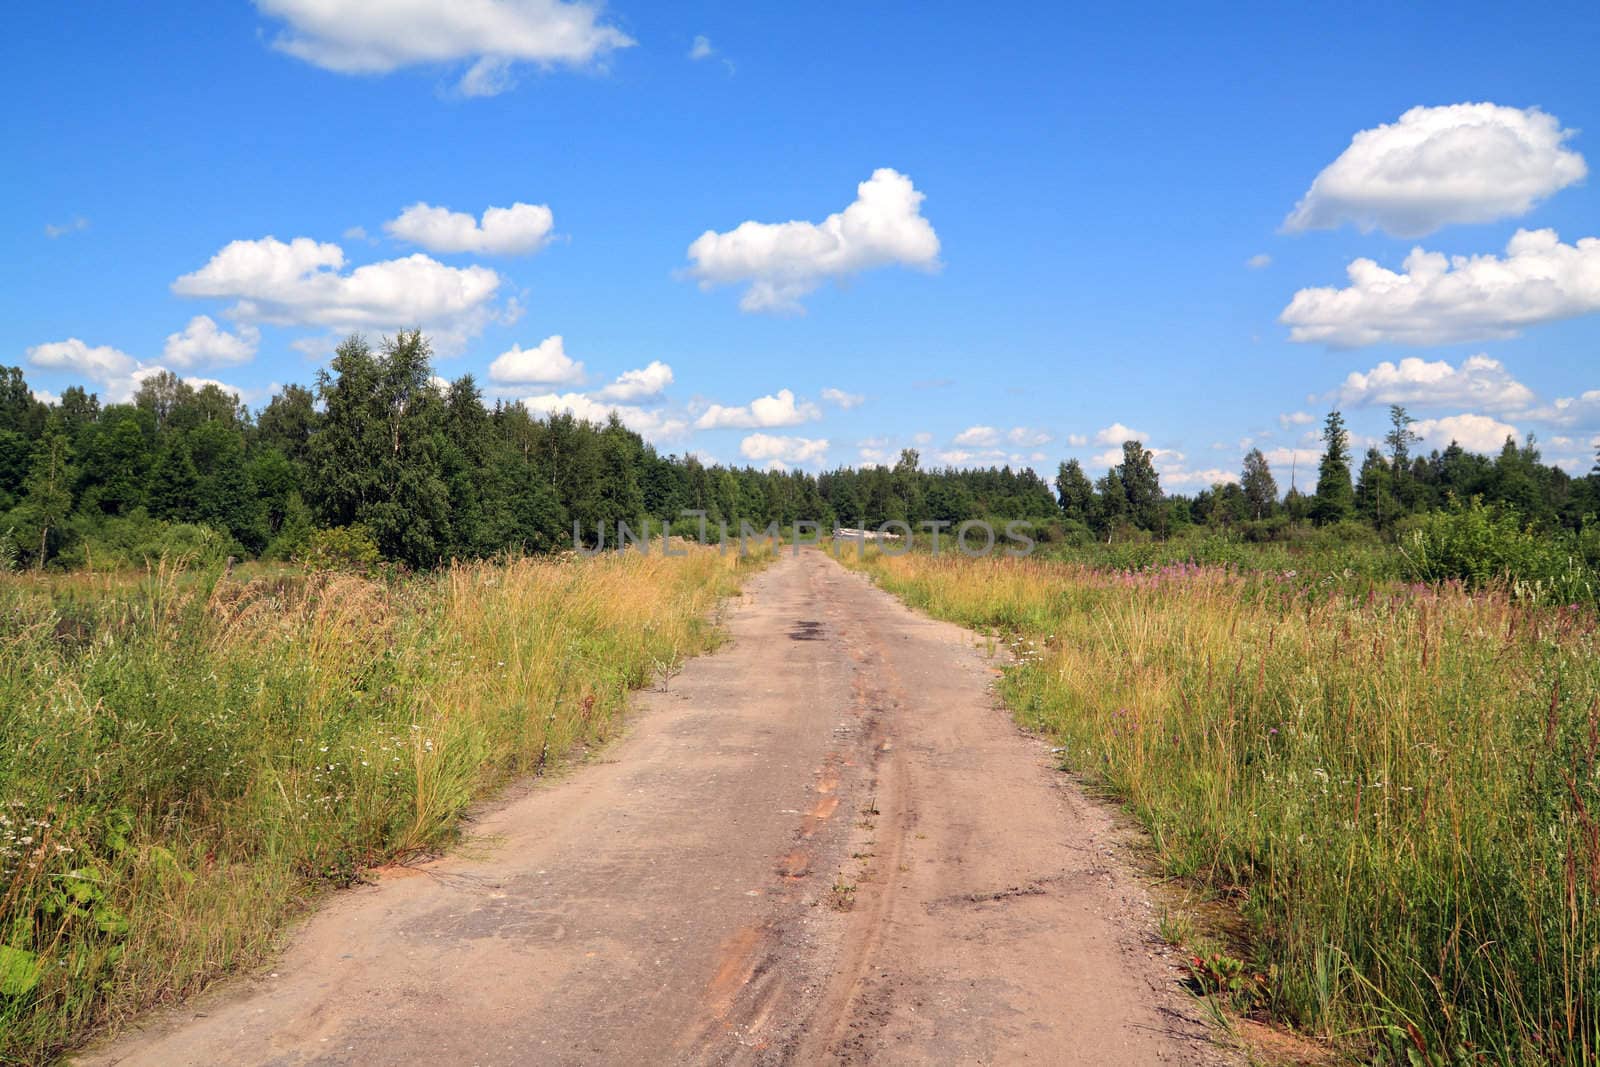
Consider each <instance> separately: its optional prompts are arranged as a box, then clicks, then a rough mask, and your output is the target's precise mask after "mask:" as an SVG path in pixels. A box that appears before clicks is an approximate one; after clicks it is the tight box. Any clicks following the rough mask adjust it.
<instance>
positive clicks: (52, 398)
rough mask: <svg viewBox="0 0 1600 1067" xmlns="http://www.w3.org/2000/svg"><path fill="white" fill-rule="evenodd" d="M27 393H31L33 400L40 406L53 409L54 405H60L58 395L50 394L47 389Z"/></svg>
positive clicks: (32, 390)
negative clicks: (46, 405)
mask: <svg viewBox="0 0 1600 1067" xmlns="http://www.w3.org/2000/svg"><path fill="white" fill-rule="evenodd" d="M28 392H30V393H32V394H33V398H34V399H35V400H37V401H38V402H39V403H41V404H48V405H50V406H51V407H54V406H55V405H57V404H59V403H61V394H60V393H52V392H51V391H50V390H48V389H29V390H28Z"/></svg>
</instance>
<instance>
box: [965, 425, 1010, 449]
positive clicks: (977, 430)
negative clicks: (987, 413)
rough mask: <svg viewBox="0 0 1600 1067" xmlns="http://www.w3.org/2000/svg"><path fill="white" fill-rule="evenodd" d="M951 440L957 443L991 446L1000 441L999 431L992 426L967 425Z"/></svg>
mask: <svg viewBox="0 0 1600 1067" xmlns="http://www.w3.org/2000/svg"><path fill="white" fill-rule="evenodd" d="M953 440H954V442H955V443H956V444H958V445H963V446H975V447H978V448H993V447H994V446H995V445H997V444H999V443H1000V431H999V430H997V429H995V428H994V427H993V426H969V427H967V428H966V429H965V430H962V431H961V432H960V433H958V434H956V435H955V438H954V439H953Z"/></svg>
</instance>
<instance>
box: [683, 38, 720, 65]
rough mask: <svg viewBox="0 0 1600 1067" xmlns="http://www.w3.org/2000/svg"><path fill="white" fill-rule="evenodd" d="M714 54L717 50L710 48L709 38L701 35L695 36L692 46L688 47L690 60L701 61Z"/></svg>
mask: <svg viewBox="0 0 1600 1067" xmlns="http://www.w3.org/2000/svg"><path fill="white" fill-rule="evenodd" d="M716 54H717V50H716V49H715V48H712V47H711V38H709V37H707V36H706V35H705V34H703V33H701V34H696V35H695V39H694V44H692V45H690V46H689V58H690V59H693V60H697V61H698V60H701V59H710V58H711V57H712V56H714V55H716Z"/></svg>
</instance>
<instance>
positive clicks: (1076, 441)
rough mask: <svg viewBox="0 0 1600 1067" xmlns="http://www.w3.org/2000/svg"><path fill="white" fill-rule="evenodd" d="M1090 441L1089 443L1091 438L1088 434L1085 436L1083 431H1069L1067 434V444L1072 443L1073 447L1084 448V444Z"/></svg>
mask: <svg viewBox="0 0 1600 1067" xmlns="http://www.w3.org/2000/svg"><path fill="white" fill-rule="evenodd" d="M1088 443H1089V438H1087V437H1086V436H1084V435H1083V434H1081V433H1069V434H1067V444H1069V445H1071V446H1072V447H1073V448H1082V447H1083V446H1085V445H1087V444H1088Z"/></svg>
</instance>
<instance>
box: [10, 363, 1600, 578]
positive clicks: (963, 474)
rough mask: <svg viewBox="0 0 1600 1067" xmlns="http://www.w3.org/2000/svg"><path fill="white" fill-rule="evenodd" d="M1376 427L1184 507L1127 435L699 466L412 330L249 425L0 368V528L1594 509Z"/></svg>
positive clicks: (389, 530)
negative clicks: (449, 360) (967, 452)
mask: <svg viewBox="0 0 1600 1067" xmlns="http://www.w3.org/2000/svg"><path fill="white" fill-rule="evenodd" d="M319 403H320V404H321V405H322V406H323V408H324V410H319V408H318V405H319ZM1391 423H1392V426H1393V429H1392V431H1391V432H1390V434H1389V435H1388V436H1387V437H1386V438H1385V441H1386V447H1387V449H1388V452H1387V453H1386V454H1385V453H1383V452H1379V451H1377V450H1372V451H1370V452H1369V453H1368V455H1367V456H1366V460H1365V462H1364V463H1363V465H1362V468H1361V477H1360V485H1359V489H1357V488H1355V487H1354V486H1353V485H1352V478H1351V476H1350V456H1349V435H1348V433H1347V432H1346V431H1345V428H1344V422H1343V417H1342V415H1340V414H1339V413H1338V412H1332V413H1330V415H1329V419H1328V424H1327V426H1326V427H1325V428H1324V437H1325V439H1326V441H1327V443H1328V448H1327V452H1326V454H1325V455H1324V457H1323V460H1322V464H1321V470H1320V472H1319V477H1318V479H1317V487H1318V488H1317V495H1316V496H1314V497H1313V496H1308V495H1306V494H1305V493H1304V492H1301V491H1300V490H1299V489H1298V488H1297V487H1295V486H1293V485H1292V484H1291V488H1290V491H1289V493H1288V494H1287V495H1285V496H1284V498H1283V500H1282V501H1281V502H1280V501H1279V499H1278V484H1277V481H1276V479H1275V477H1274V472H1273V471H1272V470H1271V468H1270V466H1269V465H1268V462H1267V458H1266V456H1265V454H1263V453H1262V452H1261V451H1260V450H1259V449H1251V450H1250V451H1249V452H1248V453H1247V454H1246V455H1245V457H1244V461H1243V464H1242V471H1241V476H1240V478H1239V481H1238V483H1237V484H1234V483H1233V482H1231V481H1227V480H1223V481H1220V482H1219V483H1218V484H1215V485H1212V486H1209V487H1204V488H1199V489H1198V490H1196V491H1194V492H1193V493H1192V494H1190V495H1178V494H1171V493H1167V492H1164V491H1163V489H1162V486H1161V483H1160V478H1159V477H1158V474H1157V471H1156V468H1155V463H1154V457H1153V455H1152V454H1151V453H1150V452H1149V451H1148V450H1147V449H1146V448H1145V447H1144V446H1143V445H1142V444H1141V443H1140V442H1138V441H1130V442H1125V443H1124V445H1123V449H1122V452H1121V455H1120V458H1119V461H1118V462H1117V463H1116V464H1115V466H1113V467H1112V468H1111V469H1109V470H1107V471H1106V472H1105V473H1104V474H1103V476H1101V477H1100V478H1098V479H1097V480H1094V481H1091V478H1090V474H1089V473H1088V472H1086V471H1085V470H1084V469H1083V465H1082V464H1081V463H1080V462H1079V461H1078V460H1076V459H1071V460H1067V461H1066V462H1063V463H1061V464H1060V466H1059V467H1058V469H1057V471H1056V478H1055V483H1054V486H1052V485H1051V484H1049V483H1047V482H1046V481H1045V480H1044V479H1043V478H1041V477H1040V476H1039V475H1038V474H1037V473H1036V472H1035V471H1034V470H1032V469H1030V468H1027V467H1024V468H1013V467H1010V466H1000V467H989V468H975V469H956V468H950V467H945V468H937V469H934V468H926V467H924V466H923V464H922V457H921V456H920V455H919V454H918V453H917V451H916V450H915V449H905V450H903V451H902V452H901V453H900V455H899V457H898V459H897V460H896V461H895V462H894V463H893V465H892V466H888V465H885V464H876V465H871V466H863V467H859V468H844V469H838V470H832V471H824V472H821V473H817V474H811V473H808V472H805V471H783V470H755V469H751V468H748V467H746V468H732V467H723V466H718V465H713V466H709V467H708V466H706V465H705V464H703V463H701V462H700V461H698V460H697V459H695V458H694V457H693V456H670V455H662V454H659V453H658V452H657V451H656V450H655V449H654V448H652V447H651V446H650V445H649V444H648V443H646V442H645V441H644V440H643V439H642V438H641V437H640V436H639V435H638V434H637V433H635V432H633V431H632V430H630V429H628V428H627V427H626V426H625V425H624V424H623V423H622V422H621V421H620V420H618V419H617V418H614V417H611V418H606V419H603V420H600V421H598V422H590V421H586V420H584V419H579V418H577V417H575V416H573V415H572V414H571V413H568V412H560V413H556V414H553V415H550V416H548V417H535V416H534V415H532V414H530V413H529V411H528V410H527V409H526V408H525V407H523V406H522V405H520V404H506V403H495V404H493V405H492V406H491V407H486V406H485V405H484V401H483V395H482V392H481V391H480V390H479V389H478V387H477V385H476V383H475V382H474V381H473V379H472V378H471V376H463V377H462V378H460V379H458V380H457V381H454V382H450V383H448V384H445V383H441V382H440V381H439V379H437V378H434V377H433V375H432V368H431V367H430V361H429V348H428V342H427V340H426V339H425V338H424V337H423V336H422V335H421V334H420V333H419V332H417V331H409V332H406V333H402V334H400V335H399V336H398V337H395V338H392V339H386V340H385V341H383V342H382V343H381V344H380V345H379V346H378V347H377V348H376V349H375V348H373V347H372V346H369V345H368V343H367V342H366V341H365V340H364V339H363V338H361V337H359V336H353V337H350V338H348V339H346V341H345V342H344V343H343V344H341V345H340V346H339V349H338V351H337V353H336V355H335V357H334V360H333V362H332V365H331V366H330V367H329V369H328V370H327V371H326V372H324V373H323V374H321V375H319V377H318V381H317V384H316V388H315V390H312V389H307V388H304V387H301V386H293V385H291V386H286V387H284V388H283V389H282V390H281V391H280V392H279V393H278V394H277V395H276V396H274V397H273V398H272V400H271V401H270V402H269V403H268V404H267V405H266V407H265V408H263V409H262V410H261V411H260V412H259V413H257V414H256V415H255V417H254V419H253V420H252V417H251V413H250V412H249V411H248V410H247V409H245V408H244V407H243V406H242V405H241V404H240V403H239V402H238V400H237V399H236V398H235V397H233V396H232V395H231V394H229V393H227V392H225V391H223V390H220V389H218V388H217V387H216V386H211V385H207V386H203V387H201V388H199V389H196V388H194V387H193V386H191V385H189V384H188V383H186V382H184V381H183V380H182V379H181V378H178V377H177V376H176V375H173V374H171V373H166V372H162V373H157V374H154V375H151V376H149V377H147V378H145V379H143V380H142V381H141V383H140V387H139V391H138V393H137V394H136V395H135V397H134V398H133V402H132V403H124V404H110V405H106V406H104V407H102V406H101V405H100V403H99V401H98V399H97V398H96V397H94V396H92V395H90V394H88V393H86V392H85V391H84V390H83V389H81V388H79V387H75V386H74V387H68V388H67V389H66V390H64V391H63V393H62V396H61V399H60V401H59V403H57V404H55V405H54V406H46V405H44V404H41V403H39V402H38V401H36V400H34V399H33V397H32V394H31V392H29V391H28V390H27V388H26V383H25V382H23V380H22V377H21V371H20V370H17V369H15V368H0V523H3V524H4V526H6V527H8V528H11V529H13V530H14V538H15V540H16V542H17V545H18V548H19V555H20V560H19V562H21V563H23V564H25V565H26V564H38V563H39V562H40V560H41V559H44V560H45V561H46V562H50V563H53V564H54V565H57V566H73V565H77V564H79V563H82V562H85V561H92V562H94V563H95V565H96V566H102V565H121V564H120V561H127V562H128V565H131V566H142V565H143V563H142V561H143V560H145V559H148V558H149V553H150V551H151V550H153V549H154V548H155V547H156V542H157V541H158V540H159V538H156V537H144V538H143V539H142V541H141V540H139V539H137V538H133V537H132V536H131V535H130V533H129V527H128V524H125V523H122V522H120V520H123V519H128V518H130V517H132V516H134V515H136V514H137V513H140V512H141V511H142V512H144V513H147V514H148V516H150V517H153V518H155V519H158V520H162V521H164V522H167V523H171V524H173V525H174V526H192V527H200V526H204V527H207V528H210V529H213V530H216V531H218V533H219V534H220V535H221V536H222V537H223V538H224V539H225V540H226V542H227V546H228V554H233V555H240V556H245V555H256V556H261V557H265V558H271V559H279V560H285V559H292V558H296V557H297V556H298V555H300V554H301V550H302V548H303V546H304V545H305V543H306V539H307V537H308V535H309V534H310V532H311V530H312V529H314V528H331V527H339V526H350V525H352V524H356V523H359V524H361V525H363V526H365V527H366V528H367V530H368V531H369V532H370V534H371V536H372V538H373V540H374V541H375V543H376V544H377V545H378V550H379V552H380V553H381V554H382V555H383V557H384V558H385V559H386V560H389V561H396V562H403V563H405V564H407V565H408V566H411V567H431V566H436V565H438V564H440V563H442V562H446V561H448V560H452V559H480V558H487V557H493V556H495V555H496V554H498V553H502V552H505V551H508V550H523V551H531V552H545V551H554V550H560V549H563V548H567V547H571V545H572V542H573V536H574V535H573V531H574V528H575V527H576V528H577V530H578V537H579V538H580V540H581V541H582V542H583V543H585V544H587V545H591V546H592V545H594V544H596V543H597V541H598V531H599V529H600V528H601V527H602V526H604V527H605V528H606V529H607V531H608V540H611V541H614V540H615V534H616V526H615V524H616V523H618V522H624V523H627V524H628V525H629V526H630V527H631V528H633V529H635V530H638V529H640V528H642V527H643V525H644V524H645V521H646V520H650V521H651V522H653V523H656V524H660V523H672V524H674V525H675V526H676V527H677V529H678V530H679V531H680V532H682V531H684V530H692V531H693V532H694V533H695V534H696V535H697V536H698V534H699V523H698V522H697V521H696V520H695V519H693V518H684V517H683V516H682V515H681V514H680V513H681V512H682V511H684V510H691V511H696V512H703V513H704V514H705V521H706V533H707V535H709V536H712V537H715V536H716V535H717V533H718V531H719V530H720V529H721V528H722V526H723V525H724V524H725V525H726V527H727V529H728V530H729V531H730V532H731V533H732V534H733V535H734V536H737V533H738V530H739V527H740V525H741V523H749V524H750V525H751V526H753V527H755V528H757V529H764V528H766V527H767V526H769V525H770V524H772V523H777V524H778V525H779V526H780V527H783V528H786V529H787V528H790V527H791V526H792V524H794V523H795V522H796V521H801V520H803V521H814V522H819V523H821V524H823V525H824V526H826V525H830V524H839V525H846V526H866V527H876V526H879V525H881V524H882V523H884V522H886V521H897V522H905V523H907V524H909V525H911V526H913V527H914V528H915V527H921V526H922V525H923V524H924V523H928V522H943V523H949V524H950V525H951V526H956V525H959V524H960V523H962V522H965V521H968V520H972V519H987V520H991V521H994V520H998V521H999V522H1000V523H1004V522H1006V521H1009V520H1012V519H1026V520H1028V521H1030V522H1032V523H1033V524H1035V530H1036V531H1037V532H1038V534H1039V537H1040V540H1041V542H1047V543H1048V542H1055V543H1059V542H1066V543H1071V544H1078V543H1080V542H1081V543H1088V542H1096V541H1098V542H1107V541H1109V542H1111V543H1113V544H1116V543H1121V542H1128V543H1132V544H1143V543H1145V542H1148V541H1151V540H1152V539H1159V540H1166V539H1176V540H1177V541H1178V543H1179V546H1180V547H1179V549H1176V550H1174V552H1173V553H1168V555H1174V554H1175V553H1181V551H1184V550H1186V549H1185V548H1184V547H1183V546H1187V545H1189V544H1191V543H1192V541H1193V538H1194V535H1195V531H1194V530H1193V529H1192V527H1203V528H1205V530H1206V531H1208V532H1210V533H1213V534H1219V535H1223V536H1228V537H1233V536H1237V537H1240V538H1242V539H1244V540H1247V541H1251V542H1260V543H1285V544H1293V545H1302V544H1304V543H1306V542H1307V539H1308V538H1309V536H1310V533H1309V531H1308V530H1307V528H1306V527H1307V524H1308V523H1312V522H1314V523H1316V524H1317V525H1318V526H1319V527H1321V528H1323V529H1327V530H1337V531H1343V532H1341V533H1339V534H1338V537H1339V538H1340V539H1341V540H1348V539H1349V536H1351V535H1355V534H1356V532H1355V531H1354V530H1353V528H1351V527H1350V526H1348V525H1347V524H1348V523H1351V522H1356V523H1359V524H1361V526H1362V527H1363V528H1364V529H1366V530H1368V531H1370V530H1372V529H1376V530H1378V531H1380V532H1381V533H1382V534H1383V535H1385V536H1388V537H1391V538H1392V537H1394V536H1396V531H1397V530H1398V529H1400V528H1401V527H1402V526H1403V525H1404V523H1405V522H1406V520H1407V517H1408V516H1411V515H1415V514H1419V513H1424V512H1427V511H1429V510H1432V509H1436V508H1439V507H1442V506H1445V504H1446V502H1447V501H1448V499H1449V498H1450V496H1451V495H1452V494H1454V495H1455V496H1457V497H1459V498H1461V499H1469V498H1470V497H1473V496H1482V497H1484V499H1485V500H1487V501H1490V502H1493V503H1504V504H1509V505H1510V506H1513V507H1515V508H1516V509H1517V511H1518V513H1519V514H1520V515H1522V516H1523V518H1524V519H1525V520H1526V521H1527V522H1528V523H1530V524H1532V525H1533V526H1535V527H1536V528H1537V529H1539V530H1540V531H1558V530H1564V531H1568V532H1571V533H1576V534H1578V535H1579V536H1580V537H1582V536H1586V535H1585V533H1584V531H1585V530H1586V528H1587V527H1586V524H1589V526H1592V524H1593V519H1592V516H1594V515H1596V514H1600V476H1596V477H1590V478H1586V479H1574V478H1572V477H1570V476H1569V475H1567V474H1566V473H1565V472H1564V471H1562V470H1561V469H1559V468H1557V467H1554V466H1546V465H1544V464H1543V463H1542V462H1541V460H1540V455H1539V451H1538V449H1537V447H1536V446H1535V443H1534V442H1533V441H1532V439H1531V438H1530V439H1528V440H1526V441H1524V442H1522V443H1520V444H1519V443H1517V442H1515V441H1510V442H1507V444H1506V447H1505V448H1504V449H1502V450H1501V452H1500V454H1499V455H1498V456H1497V457H1495V458H1493V459H1491V458H1488V457H1484V456H1479V455H1474V454H1472V453H1469V452H1466V451H1465V450H1463V449H1462V448H1460V447H1459V446H1458V445H1456V444H1454V443H1452V444H1451V445H1450V446H1449V447H1448V448H1446V449H1444V450H1443V451H1442V452H1433V453H1431V454H1429V455H1427V456H1421V455H1417V456H1413V454H1412V451H1411V446H1412V444H1413V442H1414V440H1415V437H1414V435H1413V434H1411V431H1410V424H1411V423H1410V416H1409V415H1407V414H1406V413H1405V412H1404V410H1403V409H1398V408H1397V409H1395V410H1394V411H1392V412H1391ZM47 430H48V431H49V432H51V433H54V434H57V435H58V436H59V437H60V439H62V440H64V441H65V442H66V446H67V451H66V453H65V455H66V457H67V460H68V463H67V466H66V468H65V473H66V477H64V478H61V479H58V480H57V482H52V483H50V484H51V485H54V486H55V487H56V488H55V490H52V491H45V490H44V489H43V488H42V487H43V485H44V483H41V482H39V481H38V480H37V479H34V480H31V481H30V474H31V472H32V471H33V469H34V466H35V461H36V459H37V457H38V454H39V448H40V446H41V444H42V443H43V441H44V440H45V439H46V436H47ZM52 454H53V455H58V456H59V453H52ZM1278 473H1279V474H1280V475H1281V473H1282V472H1281V471H1280V472H1278ZM1299 473H1300V475H1302V476H1303V475H1304V473H1305V472H1299ZM1294 480H1295V471H1294V470H1293V468H1292V467H1291V471H1290V481H1291V483H1293V482H1294ZM1302 480H1303V478H1302ZM30 486H33V487H34V490H33V496H32V498H31V499H28V493H29V487H30ZM142 523H143V519H137V520H135V521H134V522H133V524H132V526H133V527H135V528H136V527H140V526H141V524H142ZM1057 524H1060V525H1059V526H1058V525H1057ZM101 526H107V529H106V530H105V531H102V530H101V529H100V527H101ZM657 528H659V526H657ZM1058 533H1059V536H1058ZM1359 536H1360V538H1361V539H1368V538H1367V535H1366V534H1360V535H1359ZM80 542H81V543H80ZM1146 551H1154V550H1146Z"/></svg>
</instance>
